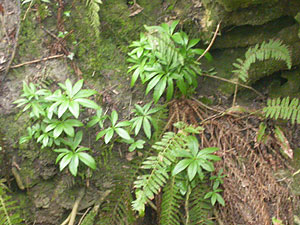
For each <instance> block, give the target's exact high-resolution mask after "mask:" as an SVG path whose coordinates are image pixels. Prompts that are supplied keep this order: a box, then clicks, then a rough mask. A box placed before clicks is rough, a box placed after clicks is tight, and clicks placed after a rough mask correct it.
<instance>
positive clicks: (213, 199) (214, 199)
mask: <svg viewBox="0 0 300 225" xmlns="http://www.w3.org/2000/svg"><path fill="white" fill-rule="evenodd" d="M210 200H211V204H212V205H215V204H216V200H217V196H216V193H213V194H212V196H211V199H210Z"/></svg>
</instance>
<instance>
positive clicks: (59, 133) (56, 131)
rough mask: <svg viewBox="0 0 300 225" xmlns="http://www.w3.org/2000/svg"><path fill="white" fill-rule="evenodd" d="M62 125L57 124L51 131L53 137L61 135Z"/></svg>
mask: <svg viewBox="0 0 300 225" xmlns="http://www.w3.org/2000/svg"><path fill="white" fill-rule="evenodd" d="M63 129H64V128H63V125H62V124H59V125H58V126H57V127H55V129H54V131H53V137H54V138H58V137H59V135H61V133H62V132H63Z"/></svg>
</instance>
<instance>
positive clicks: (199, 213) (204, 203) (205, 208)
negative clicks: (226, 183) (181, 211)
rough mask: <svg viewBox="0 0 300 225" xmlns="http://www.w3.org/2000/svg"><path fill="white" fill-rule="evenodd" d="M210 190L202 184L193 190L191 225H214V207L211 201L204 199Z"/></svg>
mask: <svg viewBox="0 0 300 225" xmlns="http://www.w3.org/2000/svg"><path fill="white" fill-rule="evenodd" d="M208 190H210V188H209V186H208V185H206V184H204V183H200V184H198V185H197V186H196V187H195V188H193V190H192V192H191V195H190V198H189V214H190V221H189V225H196V224H205V225H213V224H214V222H213V221H212V220H211V218H212V211H213V210H212V205H211V203H210V201H209V199H204V196H205V194H206V193H207V191H208Z"/></svg>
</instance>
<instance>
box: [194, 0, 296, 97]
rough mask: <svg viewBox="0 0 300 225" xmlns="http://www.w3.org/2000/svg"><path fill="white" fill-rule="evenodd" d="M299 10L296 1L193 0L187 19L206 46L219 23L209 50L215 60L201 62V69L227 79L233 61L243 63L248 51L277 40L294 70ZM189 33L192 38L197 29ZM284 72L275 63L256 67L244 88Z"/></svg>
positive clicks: (229, 90) (228, 89)
mask: <svg viewBox="0 0 300 225" xmlns="http://www.w3.org/2000/svg"><path fill="white" fill-rule="evenodd" d="M299 9H300V2H299V1H297V0H287V1H277V0H267V1H262V0H217V1H211V0H203V1H200V0H199V1H197V0H194V1H193V8H192V13H191V15H192V16H191V18H190V19H191V20H193V21H194V22H195V23H196V24H197V25H198V26H199V27H200V28H199V29H198V34H199V35H198V36H200V37H201V38H202V39H203V40H204V41H206V42H209V41H210V39H211V37H212V35H213V33H214V31H215V29H216V26H217V24H218V23H219V22H220V23H221V29H220V31H219V34H220V35H219V36H218V37H217V38H216V40H215V42H214V45H213V46H212V50H211V53H212V54H213V56H214V57H215V60H214V61H213V62H212V63H211V64H210V65H207V63H205V62H204V64H205V65H204V66H208V67H209V66H212V67H214V68H215V71H216V72H217V75H218V76H221V77H224V78H227V79H231V78H233V73H232V72H231V71H232V70H233V66H232V63H234V62H235V60H236V58H241V59H243V57H244V53H245V52H246V50H247V49H248V48H249V47H251V46H254V45H256V44H260V43H262V42H263V41H268V40H270V39H280V40H282V41H283V43H285V44H287V45H288V46H289V49H290V52H291V55H292V58H293V65H294V66H297V65H298V64H299V63H300V60H299V58H300V39H299V35H298V33H299V22H298V21H299V19H298V17H300V16H299V15H300V14H299ZM192 32H193V34H195V33H196V32H197V29H195V28H194V29H193V31H192ZM203 32H204V33H205V34H203ZM196 36H197V35H196ZM286 69H287V67H286V65H285V64H284V63H282V62H278V61H273V60H268V61H267V62H265V63H256V64H254V65H253V66H252V67H251V70H250V73H249V81H248V84H252V83H254V82H256V81H258V80H260V79H261V78H263V77H265V76H269V75H272V74H273V73H275V72H278V71H281V70H286ZM278 79H280V78H279V77H278ZM213 82H214V83H215V82H216V81H213ZM217 86H219V87H220V90H221V91H222V92H223V93H224V94H226V95H231V94H232V93H233V90H234V88H233V86H232V85H228V84H224V83H223V84H222V83H220V85H217Z"/></svg>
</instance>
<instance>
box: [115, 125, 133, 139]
mask: <svg viewBox="0 0 300 225" xmlns="http://www.w3.org/2000/svg"><path fill="white" fill-rule="evenodd" d="M115 131H116V133H117V134H118V135H119V136H120V137H121V138H123V139H126V140H130V136H129V134H128V132H127V131H126V130H124V129H123V128H116V130H115Z"/></svg>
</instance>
